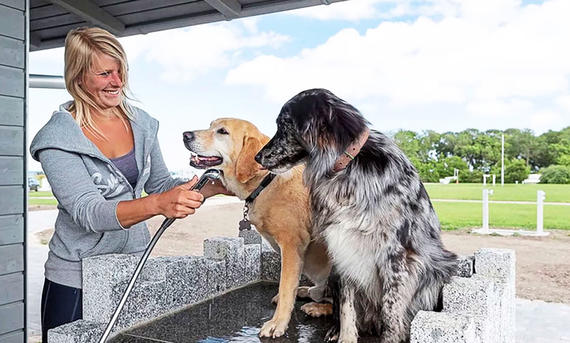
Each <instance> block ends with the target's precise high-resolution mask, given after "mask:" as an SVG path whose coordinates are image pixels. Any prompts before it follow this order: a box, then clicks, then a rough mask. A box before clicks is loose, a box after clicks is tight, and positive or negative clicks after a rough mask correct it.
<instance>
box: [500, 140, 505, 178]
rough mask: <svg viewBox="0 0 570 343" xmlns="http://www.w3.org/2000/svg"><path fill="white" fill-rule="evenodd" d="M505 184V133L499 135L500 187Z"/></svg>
mask: <svg viewBox="0 0 570 343" xmlns="http://www.w3.org/2000/svg"><path fill="white" fill-rule="evenodd" d="M504 185H505V135H504V134H502V135H501V187H503V186H504Z"/></svg>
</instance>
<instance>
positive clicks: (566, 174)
mask: <svg viewBox="0 0 570 343" xmlns="http://www.w3.org/2000/svg"><path fill="white" fill-rule="evenodd" d="M540 183H555V184H567V183H570V167H567V166H559V165H551V166H549V167H546V168H544V169H542V170H541V175H540Z"/></svg>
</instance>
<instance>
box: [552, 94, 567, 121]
mask: <svg viewBox="0 0 570 343" xmlns="http://www.w3.org/2000/svg"><path fill="white" fill-rule="evenodd" d="M555 102H556V104H557V105H558V106H560V107H561V108H562V110H563V111H565V112H566V113H567V114H566V115H567V116H570V94H567V95H562V96H559V97H558V98H556V100H555Z"/></svg>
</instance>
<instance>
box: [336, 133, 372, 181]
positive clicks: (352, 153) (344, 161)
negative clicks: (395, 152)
mask: <svg viewBox="0 0 570 343" xmlns="http://www.w3.org/2000/svg"><path fill="white" fill-rule="evenodd" d="M369 133H370V130H368V128H366V130H364V132H362V133H361V134H360V137H358V140H356V141H354V142H352V143H351V144H350V145H349V146H348V147H347V148H346V150H345V151H344V152H343V154H342V155H340V156H339V157H338V158H337V159H336V162H335V163H334V167H333V172H335V173H338V172H339V171H341V170H343V169H344V168H346V166H348V164H349V163H350V161H352V160H354V158H355V157H356V155H358V153H359V152H360V149H362V146H363V145H364V143H366V141H367V140H368V135H369Z"/></svg>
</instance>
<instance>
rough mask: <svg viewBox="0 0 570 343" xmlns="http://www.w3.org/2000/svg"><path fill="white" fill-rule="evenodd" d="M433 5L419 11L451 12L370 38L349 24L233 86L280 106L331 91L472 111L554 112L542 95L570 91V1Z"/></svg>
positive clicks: (252, 66)
mask: <svg viewBox="0 0 570 343" xmlns="http://www.w3.org/2000/svg"><path fill="white" fill-rule="evenodd" d="M371 2H372V1H370V2H368V3H371ZM348 3H350V4H351V5H352V4H356V3H360V2H359V0H351V1H347V4H348ZM377 3H378V2H377ZM405 4H406V2H404V5H405ZM333 6H337V4H336V3H335V4H333V5H331V6H330V7H331V8H332V7H333ZM430 6H431V7H430V8H427V7H424V8H420V9H416V11H420V10H421V11H423V12H426V13H427V12H429V11H431V12H430V13H432V14H433V13H439V14H443V15H444V17H442V18H438V19H432V18H429V17H419V18H417V19H416V20H414V21H394V22H383V23H381V24H379V25H378V26H377V27H376V28H373V29H370V30H367V31H366V32H365V33H362V34H360V33H359V32H358V31H356V30H354V29H350V28H348V29H343V30H341V31H339V32H338V33H337V34H335V35H334V36H332V37H331V38H330V39H328V41H326V42H325V43H323V44H322V45H319V46H316V47H313V48H310V49H305V50H303V51H302V52H301V53H299V54H297V55H295V56H291V57H277V56H272V55H263V56H258V57H256V58H254V59H252V60H250V61H248V62H245V63H243V64H241V65H239V66H238V67H236V68H233V69H232V70H230V72H229V73H228V74H227V77H226V82H227V83H228V84H231V85H252V86H258V87H261V88H263V89H264V90H265V93H266V94H267V96H268V98H269V99H271V100H272V101H274V102H277V103H282V102H283V101H285V100H287V99H288V98H290V97H291V96H292V95H294V94H296V93H297V92H299V91H300V90H302V89H305V88H308V87H325V88H329V89H331V90H332V91H333V92H336V93H338V94H339V95H341V96H342V97H345V98H348V99H354V100H358V101H361V102H369V101H371V99H375V98H376V99H383V100H386V101H387V103H389V104H391V106H396V107H406V106H417V105H428V104H438V103H441V104H452V105H461V106H462V107H463V111H464V113H465V114H471V115H473V114H478V115H480V114H481V113H484V112H491V111H492V112H495V113H499V112H501V113H503V114H504V115H505V116H511V115H514V114H516V113H520V112H524V113H528V114H529V115H530V113H532V112H533V111H541V110H546V108H545V107H544V105H542V104H539V103H538V102H537V100H536V99H538V98H540V99H544V98H547V99H550V100H552V102H554V98H555V97H557V96H560V95H561V94H568V86H569V76H570V63H569V62H568V61H570V45H569V44H568V43H567V42H568V36H567V33H568V32H570V21H569V20H567V14H568V13H570V1H566V0H553V1H548V2H545V3H544V4H542V5H528V6H521V4H520V1H516V0H495V1H492V0H486V1H481V0H468V1H459V0H455V1H443V0H441V1H431V2H430ZM357 7H358V6H357Z"/></svg>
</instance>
